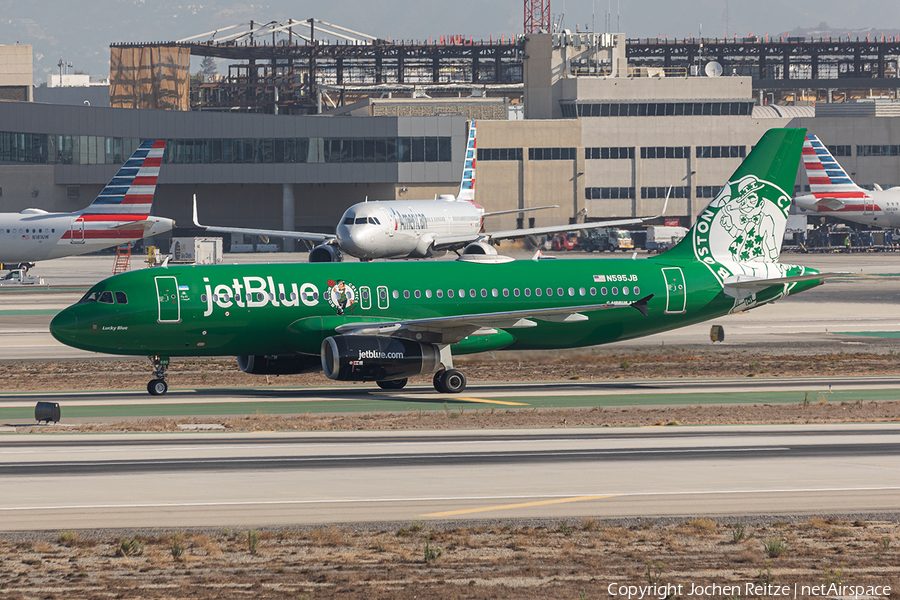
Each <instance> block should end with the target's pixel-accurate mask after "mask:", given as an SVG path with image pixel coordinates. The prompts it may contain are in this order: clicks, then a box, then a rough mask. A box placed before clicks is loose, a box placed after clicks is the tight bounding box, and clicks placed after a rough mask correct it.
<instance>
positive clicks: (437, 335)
mask: <svg viewBox="0 0 900 600" xmlns="http://www.w3.org/2000/svg"><path fill="white" fill-rule="evenodd" d="M652 297H653V294H650V295H649V296H645V297H644V298H641V299H640V300H637V301H635V302H609V303H606V304H590V305H588V306H577V307H569V308H543V309H532V310H513V311H505V312H495V313H481V314H474V315H461V316H452V317H433V318H429V319H413V320H407V321H387V322H379V323H372V322H371V321H370V322H357V323H347V324H345V325H339V326H338V327H337V328H335V331H337V332H338V333H340V334H344V335H371V336H381V337H395V338H404V339H410V340H414V341H417V342H423V343H429V344H455V343H456V342H459V341H460V340H462V339H464V338H466V337H468V336H470V335H492V334H494V333H497V329H498V328H500V329H518V328H522V327H535V326H537V323H535V322H534V320H535V319H536V320H538V321H551V322H554V323H580V322H582V321H587V319H588V317H587V316H586V315H585V314H583V313H587V312H593V311H597V310H610V309H614V308H625V307H631V308H636V309H637V310H638V311H640V312H641V313H642V314H643V315H644V316H646V315H647V302H648V301H649V300H650V298H652Z"/></svg>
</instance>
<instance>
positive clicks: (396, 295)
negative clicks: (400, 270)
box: [391, 290, 400, 300]
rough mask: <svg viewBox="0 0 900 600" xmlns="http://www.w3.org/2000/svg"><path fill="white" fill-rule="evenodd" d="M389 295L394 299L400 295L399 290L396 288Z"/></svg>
mask: <svg viewBox="0 0 900 600" xmlns="http://www.w3.org/2000/svg"><path fill="white" fill-rule="evenodd" d="M391 295H392V296H393V297H394V300H396V299H397V298H399V297H400V292H398V291H397V290H394V292H393V294H391Z"/></svg>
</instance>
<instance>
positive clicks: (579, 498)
mask: <svg viewBox="0 0 900 600" xmlns="http://www.w3.org/2000/svg"><path fill="white" fill-rule="evenodd" d="M619 495H621V494H607V495H605V496H575V497H572V498H556V499H554V500H540V501H538V502H522V503H520V504H501V505H499V506H482V507H481V508H463V509H460V510H448V511H445V512H437V513H429V514H427V515H419V516H420V517H453V516H456V515H469V514H472V513H480V512H489V511H492V510H512V509H515V508H528V507H531V506H547V505H548V504H565V503H567V502H584V501H585V500H600V499H602V498H615V497H616V496H619Z"/></svg>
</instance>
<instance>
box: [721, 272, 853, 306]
mask: <svg viewBox="0 0 900 600" xmlns="http://www.w3.org/2000/svg"><path fill="white" fill-rule="evenodd" d="M846 275H852V273H849V272H841V271H834V272H831V273H808V274H806V275H794V276H792V277H774V278H772V279H764V278H749V277H747V276H741V275H738V276H737V277H735V278H733V279H726V280H725V284H724V285H723V287H722V291H724V292H725V293H726V294H728V295H729V296H731V297H732V298H737V299H738V300H742V299H744V298H747V297H749V296H751V295H753V294H755V293H757V292H761V291H763V290H764V289H766V288H768V287H772V286H773V285H782V284H785V283H797V282H799V281H814V280H816V279H829V278H832V277H843V276H846Z"/></svg>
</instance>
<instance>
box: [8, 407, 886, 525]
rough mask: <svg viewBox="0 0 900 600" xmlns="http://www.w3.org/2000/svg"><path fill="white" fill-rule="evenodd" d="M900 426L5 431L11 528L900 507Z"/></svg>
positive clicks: (851, 511)
mask: <svg viewBox="0 0 900 600" xmlns="http://www.w3.org/2000/svg"><path fill="white" fill-rule="evenodd" d="M898 434H900V425H897V424H875V425H869V424H866V425H835V426H824V425H814V426H813V425H807V426H796V425H792V426H755V427H697V428H679V429H678V430H675V431H672V430H668V429H662V428H660V429H656V428H641V429H604V430H602V431H598V430H581V431H579V430H565V431H550V430H541V431H475V432H472V431H464V432H454V433H447V432H440V433H422V432H400V433H398V432H391V433H383V432H359V433H347V432H340V433H334V434H328V433H315V434H297V433H290V434H287V433H282V434H259V433H250V434H218V433H216V434H209V433H204V434H167V435H148V434H144V435H140V436H127V435H108V436H107V435H91V436H84V435H81V436H78V435H60V436H52V437H50V436H40V437H39V438H32V439H28V440H22V438H20V437H18V436H14V437H13V436H10V437H7V436H4V437H2V438H0V486H2V488H0V489H3V490H4V493H3V494H2V496H0V530H4V531H9V530H23V529H24V530H31V529H69V528H96V527H116V528H129V527H135V528H137V527H263V526H286V525H303V524H324V523H362V522H373V521H398V522H404V521H414V520H422V521H427V520H454V521H455V520H468V519H481V518H522V519H529V518H549V519H556V518H573V517H585V516H590V517H593V518H607V517H651V516H682V515H684V516H688V515H709V516H718V515H772V514H793V513H802V514H810V513H840V514H863V513H883V512H894V511H896V510H897V508H898V506H897V501H896V499H897V497H898V492H900V435H898Z"/></svg>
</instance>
